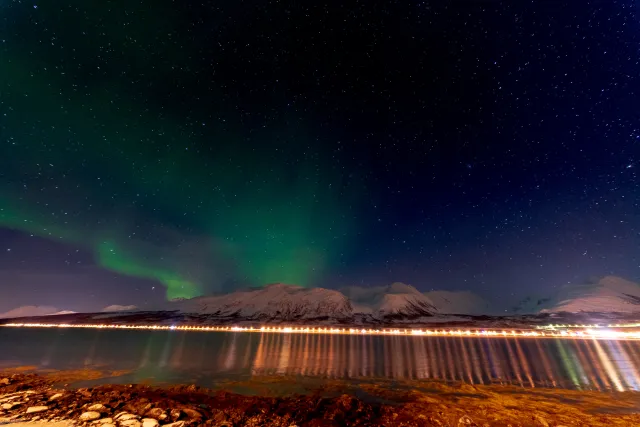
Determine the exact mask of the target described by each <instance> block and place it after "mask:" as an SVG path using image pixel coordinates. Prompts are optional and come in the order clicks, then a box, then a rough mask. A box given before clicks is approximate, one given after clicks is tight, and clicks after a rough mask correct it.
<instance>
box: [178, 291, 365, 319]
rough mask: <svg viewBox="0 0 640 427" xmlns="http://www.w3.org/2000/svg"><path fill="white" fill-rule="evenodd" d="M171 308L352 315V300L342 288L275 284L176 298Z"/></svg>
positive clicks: (275, 315)
mask: <svg viewBox="0 0 640 427" xmlns="http://www.w3.org/2000/svg"><path fill="white" fill-rule="evenodd" d="M167 308H168V309H170V310H179V311H181V312H184V313H201V314H215V315H219V316H237V317H243V318H256V319H265V318H271V319H296V318H307V319H308V318H319V317H331V318H335V319H340V318H348V317H351V315H352V312H353V310H352V307H351V304H350V302H349V300H348V299H347V298H346V297H345V296H344V295H342V294H341V293H340V292H338V291H333V290H329V289H323V288H303V287H300V286H292V285H283V284H274V285H268V286H265V287H264V288H259V289H252V290H247V291H238V292H233V293H230V294H225V295H216V296H204V297H196V298H192V299H183V300H177V301H172V302H170V303H169V304H168V307H167Z"/></svg>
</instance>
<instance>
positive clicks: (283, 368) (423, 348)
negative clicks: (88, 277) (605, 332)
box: [0, 329, 640, 390]
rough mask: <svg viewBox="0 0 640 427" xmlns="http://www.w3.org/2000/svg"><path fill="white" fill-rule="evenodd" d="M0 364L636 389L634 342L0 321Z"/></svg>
mask: <svg viewBox="0 0 640 427" xmlns="http://www.w3.org/2000/svg"><path fill="white" fill-rule="evenodd" d="M0 349H1V351H0V367H2V366H8V365H37V366H39V367H42V368H55V369H77V368H82V367H88V366H91V367H93V366H101V367H104V368H105V369H113V370H120V369H133V370H135V371H136V372H138V373H140V375H142V373H144V375H145V376H151V377H154V378H156V379H158V380H160V381H189V379H191V378H193V377H194V376H197V377H199V378H203V377H207V378H209V379H212V380H213V379H230V380H232V379H240V378H244V379H246V378H250V377H251V376H260V377H264V376H282V375H287V376H291V375H294V376H296V375H300V376H307V377H317V378H336V379H359V378H360V379H365V378H369V379H395V380H444V381H452V382H458V381H462V382H466V383H470V384H489V383H500V384H516V385H521V386H524V387H539V386H547V387H566V388H575V389H597V390H639V389H640V377H639V376H638V367H639V366H640V342H638V341H603V340H601V341H596V340H561V339H558V340H556V339H532V338H479V337H474V338H467V337H424V336H419V337H414V336H366V335H316V334H269V333H256V334H237V333H190V332H178V331H118V330H115V331H114V330H67V331H65V330H7V329H4V330H0Z"/></svg>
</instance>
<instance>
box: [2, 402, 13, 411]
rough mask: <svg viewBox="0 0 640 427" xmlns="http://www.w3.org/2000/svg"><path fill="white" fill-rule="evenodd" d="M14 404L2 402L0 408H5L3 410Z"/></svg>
mask: <svg viewBox="0 0 640 427" xmlns="http://www.w3.org/2000/svg"><path fill="white" fill-rule="evenodd" d="M15 405H17V404H15V403H3V404H2V405H0V408H2V409H5V410H7V411H8V410H9V409H11V408H13V407H14V406H15Z"/></svg>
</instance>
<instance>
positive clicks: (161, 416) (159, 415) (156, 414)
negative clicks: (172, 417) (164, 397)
mask: <svg viewBox="0 0 640 427" xmlns="http://www.w3.org/2000/svg"><path fill="white" fill-rule="evenodd" d="M144 415H145V417H151V418H155V419H156V420H160V421H162V420H165V419H166V418H167V414H165V413H164V410H163V409H162V408H153V409H149V410H148V411H147V413H146V414H144Z"/></svg>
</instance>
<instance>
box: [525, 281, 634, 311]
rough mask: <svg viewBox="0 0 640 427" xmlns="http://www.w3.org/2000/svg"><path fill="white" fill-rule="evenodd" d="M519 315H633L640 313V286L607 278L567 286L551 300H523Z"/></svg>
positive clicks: (542, 298)
mask: <svg viewBox="0 0 640 427" xmlns="http://www.w3.org/2000/svg"><path fill="white" fill-rule="evenodd" d="M515 311H516V312H518V313H560V312H568V313H579V312H599V313H634V312H640V285H639V284H637V283H634V282H631V281H628V280H625V279H623V278H621V277H616V276H606V277H603V278H601V279H598V280H591V281H588V282H586V283H580V284H566V285H563V286H561V287H560V288H559V289H558V291H557V292H556V293H554V294H553V295H551V296H548V297H535V298H526V299H524V300H523V301H522V302H521V303H520V304H519V305H518V307H517V308H516V309H515Z"/></svg>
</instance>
